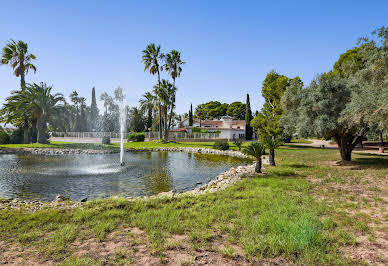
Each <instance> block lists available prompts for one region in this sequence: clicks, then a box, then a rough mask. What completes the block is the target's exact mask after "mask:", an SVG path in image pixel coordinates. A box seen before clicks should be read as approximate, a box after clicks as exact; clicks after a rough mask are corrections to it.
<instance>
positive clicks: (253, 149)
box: [242, 141, 265, 159]
mask: <svg viewBox="0 0 388 266" xmlns="http://www.w3.org/2000/svg"><path fill="white" fill-rule="evenodd" d="M242 153H244V154H245V155H248V156H252V157H254V158H256V159H260V158H261V156H263V155H264V154H265V146H264V145H263V144H262V143H260V142H258V141H254V142H251V143H250V144H249V145H248V146H246V147H244V148H243V149H242Z"/></svg>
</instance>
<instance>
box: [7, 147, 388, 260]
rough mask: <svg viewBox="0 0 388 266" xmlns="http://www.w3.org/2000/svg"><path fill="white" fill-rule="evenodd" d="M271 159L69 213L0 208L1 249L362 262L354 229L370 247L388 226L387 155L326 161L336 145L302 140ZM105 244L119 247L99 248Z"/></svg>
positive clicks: (39, 255) (85, 255) (88, 255)
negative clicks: (235, 172) (315, 145)
mask: <svg viewBox="0 0 388 266" xmlns="http://www.w3.org/2000/svg"><path fill="white" fill-rule="evenodd" d="M168 145H169V146H170V147H174V145H178V144H168ZM185 145H188V146H189V147H190V145H194V144H190V143H185ZM195 145H204V147H209V146H208V145H209V144H198V143H195ZM205 145H207V146H205ZM145 146H148V147H151V144H150V143H128V144H126V147H128V148H129V147H131V148H139V149H140V148H144V147H145ZM152 147H155V146H152ZM276 158H277V163H278V166H276V167H266V169H265V170H264V171H265V175H264V176H257V177H254V178H245V179H242V180H241V181H240V182H238V183H236V184H234V185H232V186H231V187H229V188H227V189H226V190H224V191H220V192H217V193H211V194H206V195H201V196H181V197H177V198H164V199H163V198H162V199H161V198H153V199H148V200H135V201H128V200H127V199H124V198H111V199H102V200H94V201H91V202H88V203H87V205H86V206H85V207H84V208H79V209H74V210H71V211H64V210H58V209H50V210H44V211H39V212H37V213H28V212H26V211H15V210H0V243H2V247H0V250H2V251H9V250H10V248H9V247H21V248H23V250H24V251H23V252H26V253H22V254H29V256H32V257H33V258H35V260H37V261H39V262H40V263H44V262H47V261H48V262H50V261H54V262H61V263H63V264H64V265H103V264H126V263H128V264H129V263H131V262H134V261H137V260H139V258H140V257H141V256H144V254H149V256H150V257H151V258H154V259H155V258H156V259H157V261H158V262H171V261H174V258H175V259H176V257H177V256H178V254H187V257H184V258H182V260H183V261H181V262H180V263H186V264H189V263H193V262H194V257H192V258H191V257H190V256H191V255H192V254H194V255H197V256H200V255H201V254H204V253H206V252H207V253H209V252H210V253H211V254H212V255H211V256H219V257H220V258H221V259H222V260H224V261H228V262H230V263H238V262H241V261H242V262H244V261H245V262H247V263H253V262H278V263H279V260H280V263H281V264H282V262H283V263H285V262H291V263H296V264H307V265H317V264H318V265H330V264H331V265H338V264H353V263H361V262H360V261H352V260H351V259H350V258H349V255H350V254H351V252H350V251H352V250H357V248H359V247H360V245H359V243H357V241H356V236H365V237H364V239H365V240H363V241H364V243H363V245H362V246H363V247H364V246H365V247H366V248H368V247H370V250H369V253H370V254H373V253H374V252H377V251H375V249H374V246H373V245H374V243H376V242H377V241H378V238H379V235H380V234H381V232H384V231H385V232H386V230H387V229H388V228H387V227H386V225H384V224H387V222H388V213H387V208H386V202H385V201H384V200H383V199H382V198H381V195H382V193H383V192H384V189H385V187H384V186H383V185H381V184H384V180H385V178H386V176H387V175H388V169H387V167H386V165H387V164H388V158H386V157H382V156H381V157H379V156H370V155H359V154H355V155H354V161H355V164H354V165H352V166H349V167H339V166H333V165H332V164H331V163H330V162H331V161H334V160H338V159H339V155H338V152H337V151H336V150H323V149H309V148H300V147H284V148H281V149H279V150H277V157H276ZM359 189H362V191H363V193H360V191H359ZM1 241H2V242H1ZM93 241H94V242H95V243H98V244H97V246H95V245H94V246H93V245H91V246H90V247H87V248H86V246H82V245H81V244H85V243H89V242H92V243H94V242H93ZM113 242H114V243H115V245H116V246H117V248H115V249H113V250H111V249H109V250H108V249H107V248H105V250H104V252H105V253H104V252H102V251H101V250H100V249H99V248H101V247H100V246H110V245H113V244H112V243H113ZM118 243H122V244H123V245H122V246H120V245H119V244H118ZM85 245H86V244H85ZM98 245H100V246H98ZM144 246H145V247H146V248H145V251H144ZM82 247H83V248H82ZM98 247H99V248H98ZM83 249H84V252H80V250H83ZM344 250H346V251H347V252H344ZM349 250H350V251H349ZM101 254H104V255H101ZM142 254H143V255H142ZM20 256H21V255H20ZM209 256H210V255H209ZM368 256H369V255H368ZM376 256H377V255H376ZM377 257H378V256H377ZM0 260H3V261H4V258H3V259H2V258H1V252H0ZM379 260H380V261H379ZM381 260H382V258H381V257H378V258H377V262H380V263H381ZM366 262H368V261H367V260H366ZM180 263H178V264H180ZM382 264H384V263H382Z"/></svg>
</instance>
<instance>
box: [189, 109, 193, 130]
mask: <svg viewBox="0 0 388 266" xmlns="http://www.w3.org/2000/svg"><path fill="white" fill-rule="evenodd" d="M189 126H190V127H192V126H193V104H191V105H190V111H189Z"/></svg>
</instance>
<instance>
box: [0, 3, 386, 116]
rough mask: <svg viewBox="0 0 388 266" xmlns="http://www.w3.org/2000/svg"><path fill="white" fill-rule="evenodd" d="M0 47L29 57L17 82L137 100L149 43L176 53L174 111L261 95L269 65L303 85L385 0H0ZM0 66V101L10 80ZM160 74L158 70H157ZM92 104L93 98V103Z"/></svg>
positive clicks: (148, 80) (382, 16)
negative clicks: (11, 45)
mask: <svg viewBox="0 0 388 266" xmlns="http://www.w3.org/2000/svg"><path fill="white" fill-rule="evenodd" d="M0 9H1V14H2V15H1V22H0V46H1V47H3V46H5V44H6V43H7V41H8V40H9V39H14V40H23V41H24V42H27V43H28V45H29V51H30V52H31V53H33V54H34V55H35V56H36V57H37V60H36V61H35V62H34V64H35V66H36V67H37V72H36V73H34V72H29V73H28V75H27V77H26V81H27V82H28V83H33V82H36V83H38V82H46V83H47V84H49V85H52V86H53V88H54V90H55V91H56V92H60V93H63V94H64V95H65V96H67V97H68V95H69V94H70V93H71V91H73V90H77V91H78V92H79V94H80V95H81V96H84V97H86V98H87V103H88V104H90V101H91V89H92V87H95V88H96V94H97V97H99V95H100V94H101V93H103V92H108V93H110V94H113V91H114V89H115V88H116V87H117V86H120V87H122V88H123V89H124V91H125V94H126V98H127V103H128V104H129V105H130V106H136V105H138V101H139V99H140V97H141V95H142V94H144V93H145V92H146V91H150V90H152V87H153V85H154V84H155V83H156V81H157V77H156V76H152V75H150V74H149V73H148V72H144V65H143V63H142V61H141V56H142V52H141V51H142V50H144V49H145V47H146V46H147V45H148V44H149V43H155V44H159V45H161V49H162V51H163V52H164V53H167V52H169V51H171V50H172V49H176V50H178V51H180V52H181V56H182V58H183V61H185V62H186V64H185V65H184V67H183V71H182V74H181V77H180V78H179V79H177V81H176V84H177V87H178V93H177V98H176V101H177V104H176V105H177V112H178V113H185V112H188V110H189V108H190V104H191V103H192V104H193V106H194V107H195V106H196V105H198V104H201V103H204V102H207V101H211V100H217V101H220V102H226V103H231V102H233V101H242V102H245V99H246V94H247V93H249V94H250V99H251V106H252V109H253V110H259V109H260V108H261V106H262V105H263V103H264V100H263V98H262V97H261V85H262V82H263V80H264V79H265V76H266V74H267V73H268V72H269V71H271V70H276V71H277V72H279V73H280V74H284V75H287V76H289V77H290V78H292V77H295V76H299V77H301V78H302V80H303V82H304V84H305V85H308V84H309V83H310V81H311V79H313V78H314V76H315V75H317V74H319V73H322V72H326V71H329V70H330V69H331V68H332V66H333V64H334V63H335V61H336V60H337V59H338V57H339V56H340V54H341V53H344V52H345V51H346V50H348V49H351V48H353V47H354V46H355V45H356V42H357V39H358V38H359V37H362V36H366V35H368V34H369V33H370V32H371V31H373V30H374V29H376V28H378V27H381V26H388V16H387V10H388V1H387V0H382V1H377V0H376V1H374V0H370V1H365V0H364V1H357V0H353V1H339V0H336V1H328V0H326V1H312V0H309V1H297V0H295V1H259V0H257V1H232V0H223V1H216V0H212V1H209V0H207V1H198V0H197V1H194V0H191V1H188V0H187V1H185V0H180V1H168V0H165V1H161V0H160V1H152V0H148V1H140V0H139V1H118V0H115V1H97V0H94V1H88V0H82V1H71V0H67V1H59V0H51V1H39V0H37V1H4V2H2V4H1V7H0ZM12 73H13V71H12V69H11V67H9V66H5V65H0V104H2V103H4V100H5V98H6V97H7V96H8V95H9V93H10V91H11V90H15V89H18V88H19V84H20V79H19V78H17V77H15V76H14V75H13V74H12ZM162 78H168V75H167V74H166V73H163V74H162ZM99 106H101V103H99Z"/></svg>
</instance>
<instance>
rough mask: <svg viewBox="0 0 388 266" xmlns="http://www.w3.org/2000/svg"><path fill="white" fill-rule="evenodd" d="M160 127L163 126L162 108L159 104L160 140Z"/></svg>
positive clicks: (160, 130)
mask: <svg viewBox="0 0 388 266" xmlns="http://www.w3.org/2000/svg"><path fill="white" fill-rule="evenodd" d="M162 125H163V121H162V107H161V106H160V104H159V139H162V138H163V135H162V132H163V131H162Z"/></svg>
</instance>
